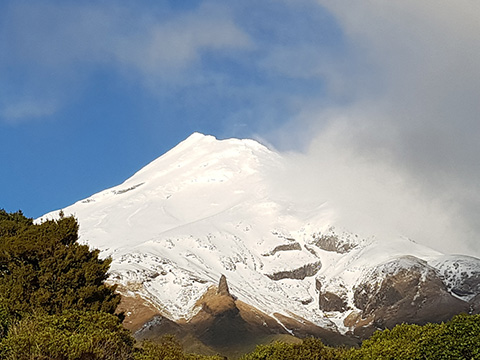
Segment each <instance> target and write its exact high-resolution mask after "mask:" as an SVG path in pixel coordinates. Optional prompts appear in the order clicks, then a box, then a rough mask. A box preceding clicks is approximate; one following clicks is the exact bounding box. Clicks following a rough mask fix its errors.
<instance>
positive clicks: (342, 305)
mask: <svg viewBox="0 0 480 360" xmlns="http://www.w3.org/2000/svg"><path fill="white" fill-rule="evenodd" d="M318 305H319V306H320V309H322V310H324V311H341V312H343V311H346V310H347V309H348V305H347V301H346V300H345V299H344V298H342V297H341V296H339V295H337V294H334V293H331V292H329V291H326V292H320V295H319V298H318Z"/></svg>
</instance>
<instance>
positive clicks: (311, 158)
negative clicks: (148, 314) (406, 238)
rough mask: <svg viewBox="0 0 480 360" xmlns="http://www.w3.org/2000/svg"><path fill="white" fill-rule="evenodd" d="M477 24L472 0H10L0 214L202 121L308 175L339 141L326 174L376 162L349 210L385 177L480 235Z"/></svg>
mask: <svg viewBox="0 0 480 360" xmlns="http://www.w3.org/2000/svg"><path fill="white" fill-rule="evenodd" d="M479 17H480V5H478V2H474V1H471V0H458V1H455V3H453V2H451V1H446V0H440V1H435V0H424V1H421V2H419V1H414V0H401V1H400V0H393V1H388V2H385V1H380V0H373V1H368V2H367V1H359V2H354V3H352V2H350V1H347V0H295V1H293V0H265V1H253V0H244V1H234V2H233V1H232V2H225V1H220V0H203V1H201V0H199V1H174V0H170V1H166V0H165V1H161V0H159V1H148V0H144V1H142V0H139V1H134V2H133V1H126V0H125V1H111V0H104V1H81V2H79V1H68V0H62V1H59V0H56V1H55V0H40V1H31V0H30V1H29V0H15V1H14V0H5V1H2V2H0V142H1V153H0V165H1V176H0V186H1V189H2V190H1V192H0V207H3V208H5V209H6V210H8V211H15V210H18V209H22V210H23V211H24V213H25V214H26V215H28V216H31V217H38V216H40V215H42V214H44V213H46V212H48V211H51V210H55V209H59V208H62V207H65V206H68V205H70V204H72V203H73V202H75V201H78V200H80V199H82V198H85V197H87V196H89V195H91V194H93V193H95V192H98V191H100V190H103V189H105V188H107V187H110V186H113V185H116V184H119V183H121V182H122V181H124V180H125V179H126V178H128V177H129V176H131V175H132V174H133V173H134V172H136V171H137V170H139V169H140V168H141V167H143V166H144V165H146V164H147V163H149V162H150V161H152V160H153V159H155V158H157V157H158V156H160V155H162V154H163V153H165V152H166V151H168V150H169V149H171V148H172V147H174V146H175V145H176V144H177V143H178V142H180V141H182V140H183V139H185V138H186V137H188V136H189V135H190V134H191V133H193V132H195V131H198V132H202V133H205V134H211V135H215V136H216V137H218V138H229V137H241V138H244V137H248V138H255V139H259V140H261V141H262V142H264V143H266V144H269V145H270V146H272V147H275V148H277V149H279V150H282V151H287V150H288V151H296V152H301V153H303V154H304V155H305V156H307V159H308V160H306V164H308V165H307V167H308V168H321V166H323V165H324V164H325V161H327V160H326V159H325V156H326V155H325V151H326V150H325V148H324V147H325V146H327V145H328V144H329V145H331V146H330V147H328V146H327V148H328V149H329V150H328V151H330V152H329V153H328V158H329V160H328V163H329V166H330V167H335V166H336V164H339V163H342V162H343V163H342V164H343V165H345V164H347V163H349V161H350V163H349V164H356V165H355V166H353V167H352V166H349V169H352V168H356V167H357V165H358V164H368V166H367V165H365V166H366V167H365V168H362V170H358V171H357V173H353V172H352V173H349V174H348V175H347V178H349V177H351V178H352V179H355V180H356V181H352V185H351V186H348V188H349V191H347V194H349V196H348V198H349V199H350V202H351V203H348V206H350V205H351V204H354V203H364V202H365V201H364V198H362V197H358V198H357V194H358V193H361V192H362V190H361V189H360V186H359V185H354V184H365V186H363V189H367V188H368V189H370V185H371V184H369V185H366V184H367V182H368V181H370V180H368V179H366V178H369V179H372V178H374V179H375V178H381V174H385V173H386V171H387V170H386V169H388V172H389V173H390V174H395V176H396V179H400V180H401V181H400V180H399V182H401V183H403V184H406V185H405V188H407V187H408V188H409V189H410V190H409V191H410V192H412V191H413V192H415V194H417V195H418V196H416V198H418V199H421V201H420V200H419V204H417V205H418V206H419V207H420V206H423V207H422V209H424V210H425V209H427V208H431V207H434V208H435V209H437V208H442V209H447V210H445V212H444V213H442V214H439V216H438V219H450V220H449V221H447V222H449V223H450V224H449V225H448V226H449V227H450V230H452V229H455V228H456V229H461V231H460V230H459V231H460V232H461V233H462V236H464V237H465V238H468V239H469V240H468V243H469V244H470V245H472V244H474V243H475V244H476V243H477V242H478V241H477V239H478V235H479V234H480V225H479V224H478V221H477V219H478V217H479V216H480V191H479V187H478V179H479V178H480V158H479V154H480V145H479V141H478V134H480V121H479V114H480V102H479V101H478V99H479V94H480V72H479V70H478V64H479V63H480V46H478V44H479V43H480V25H479V22H478V18H479ZM332 149H333V150H332ZM346 154H348V156H347V155H346ZM345 159H349V160H348V161H346V160H345ZM367 168H368V169H369V172H368V173H369V175H368V176H366V178H365V177H364V178H365V179H364V180H358V178H359V177H360V175H361V174H365V173H366V172H365V169H367ZM338 169H340V168H338ZM338 169H337V168H335V169H333V168H331V169H329V170H332V171H330V173H331V174H343V173H342V171H343V170H342V171H340V170H338ZM322 170H323V172H322V174H325V171H324V170H325V169H322ZM336 170H338V171H336ZM349 171H355V170H349ZM343 175H345V174H343ZM332 176H333V175H332ZM338 176H340V175H338ZM392 176H393V175H392ZM336 180H337V179H334V178H332V179H329V181H330V182H333V183H335V182H337V181H336ZM362 181H365V183H363V182H362ZM407 185H408V186H407ZM412 189H413V190H412ZM387 197H388V196H387ZM382 201H384V199H383V198H382V199H378V201H377V202H376V203H378V202H382ZM420 202H421V204H420ZM352 206H353V205H352ZM384 206H385V208H383V207H382V211H383V212H388V211H389V209H392V208H395V204H394V203H392V202H388V201H385V203H384ZM359 211H362V210H359ZM407 212H408V211H407ZM432 213H435V212H432ZM418 217H421V216H418ZM438 221H440V220H437V222H438ZM442 222H443V223H444V222H445V221H443V220H442ZM415 226H417V227H420V226H421V225H420V223H418V224H416V225H415ZM442 229H443V228H442ZM447 232H448V231H445V233H447ZM448 233H449V234H450V232H448ZM432 241H433V240H432ZM475 246H477V245H475ZM479 252H480V249H479Z"/></svg>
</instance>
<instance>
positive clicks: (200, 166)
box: [40, 133, 478, 331]
mask: <svg viewBox="0 0 480 360" xmlns="http://www.w3.org/2000/svg"><path fill="white" fill-rule="evenodd" d="M283 161H284V160H283V159H282V156H281V155H279V154H278V153H275V152H272V151H270V150H269V149H267V148H266V147H264V146H263V145H261V144H259V143H257V142H255V141H253V140H238V139H229V140H222V141H219V140H217V139H215V138H214V137H212V136H205V135H202V134H198V133H195V134H193V135H191V136H190V137H189V138H188V139H187V140H185V141H183V142H182V143H180V144H179V145H178V146H177V147H175V148H174V149H172V150H171V151H169V152H168V153H166V154H165V155H163V156H161V157H160V158H158V159H157V160H155V161H153V162H152V163H150V164H149V165H147V166H146V167H145V168H143V169H142V170H140V171H139V172H137V173H136V174H135V175H133V176H132V177H131V178H129V179H128V180H126V181H125V182H124V183H123V184H121V185H118V186H116V187H113V188H111V189H107V190H105V191H102V192H100V193H97V194H95V195H92V196H91V197H89V198H87V199H85V200H82V201H79V202H77V203H75V204H73V205H71V206H69V207H67V208H65V209H63V211H64V213H65V214H66V215H70V214H72V215H74V216H75V217H76V218H77V219H78V220H79V223H80V240H81V241H83V242H85V243H88V244H89V245H90V246H92V247H95V248H99V249H100V250H101V251H102V256H111V257H112V258H113V262H112V267H111V279H112V281H114V282H117V283H120V284H123V285H125V286H127V287H129V288H130V289H132V291H136V292H138V293H140V294H141V295H142V296H144V297H146V298H148V299H150V300H152V301H153V302H154V303H155V304H157V306H158V307H159V308H160V309H161V310H162V311H163V312H164V314H165V315H167V316H168V317H170V318H171V319H179V318H182V317H183V318H187V319H188V318H190V317H191V316H192V315H193V314H194V311H195V309H194V304H195V302H196V300H197V299H198V298H199V297H200V296H201V295H202V294H203V293H204V292H205V291H206V290H207V288H208V287H209V286H211V285H212V284H217V282H218V279H219V278H220V276H221V274H224V275H225V276H226V277H227V280H228V284H229V287H230V290H231V293H232V294H234V295H235V296H236V297H238V298H239V299H240V300H242V301H244V302H246V303H247V304H250V305H252V306H254V307H256V308H258V309H260V310H262V311H264V312H266V313H267V314H273V313H281V314H284V315H287V316H296V317H301V318H305V319H308V320H309V321H311V322H313V323H315V324H318V325H320V326H324V327H332V328H335V327H337V328H338V329H339V330H340V331H347V330H348V328H347V327H346V326H344V323H343V320H344V319H345V317H346V316H347V315H348V312H346V311H345V312H331V313H328V314H326V313H325V312H324V311H322V310H321V309H320V308H319V305H318V297H319V288H320V287H321V289H322V290H323V291H325V290H328V291H332V292H336V293H341V294H343V295H342V296H343V297H344V298H345V299H347V302H348V305H349V309H355V304H354V302H353V296H354V295H353V289H354V288H355V286H357V285H358V284H359V283H361V282H362V281H363V280H364V279H365V277H367V276H371V273H372V269H373V268H375V267H376V266H378V265H380V264H383V263H387V262H388V261H390V260H392V259H396V258H398V257H401V256H404V255H414V256H415V257H417V258H419V259H423V260H426V261H428V262H429V264H430V265H431V266H432V267H434V268H435V269H439V270H438V271H439V272H444V273H445V279H446V280H445V281H446V282H447V283H448V284H450V285H449V286H450V288H451V289H452V288H454V287H455V281H457V282H458V281H460V280H458V277H455V276H454V275H452V274H450V276H449V277H448V276H447V275H448V274H449V273H448V270H447V268H448V269H450V266H449V265H448V264H447V263H446V262H445V261H447V260H448V261H450V262H452V261H455V259H453V258H452V257H449V258H448V259H446V258H445V259H444V257H443V255H442V254H440V253H438V252H436V251H433V250H431V249H428V248H425V247H423V246H421V245H418V244H416V243H414V242H412V241H410V240H408V239H404V238H401V237H398V238H391V239H382V241H380V240H378V239H375V238H374V237H370V238H362V237H360V236H358V235H355V233H354V229H350V231H346V230H337V229H343V228H342V226H341V224H337V223H336V211H335V209H333V208H331V207H330V206H329V205H328V203H327V202H319V203H314V204H305V203H304V202H300V201H298V202H297V201H296V200H295V199H292V198H289V197H288V196H286V195H285V194H283V193H282V191H281V189H279V188H278V187H275V186H272V185H271V184H272V181H273V180H274V179H273V177H275V176H278V174H279V171H278V169H281V168H282V166H283V164H284V162H283ZM57 216H58V211H56V212H52V213H49V214H47V215H45V216H44V217H42V219H46V218H55V217H57ZM40 220H41V219H40ZM386 240H388V241H386ZM332 246H333V247H334V248H335V246H336V247H337V248H336V249H334V248H332ZM477 260H478V259H475V258H473V260H471V261H470V262H468V261H467V260H465V261H463V262H462V263H461V265H459V266H463V267H468V268H469V269H470V270H469V271H471V272H472V273H474V272H475V271H476V270H478V262H477ZM406 266H408V265H406ZM475 269H476V270H475ZM319 284H320V285H319ZM460 295H462V294H460ZM469 296H472V293H469ZM326 315H328V317H327V316H326Z"/></svg>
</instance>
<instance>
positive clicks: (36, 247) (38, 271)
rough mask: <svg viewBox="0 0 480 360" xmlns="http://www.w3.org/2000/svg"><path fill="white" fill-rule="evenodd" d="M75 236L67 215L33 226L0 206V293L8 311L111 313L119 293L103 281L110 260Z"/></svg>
mask: <svg viewBox="0 0 480 360" xmlns="http://www.w3.org/2000/svg"><path fill="white" fill-rule="evenodd" d="M77 239H78V224H77V221H76V220H75V219H74V218H73V217H66V218H61V219H60V220H57V221H53V220H52V221H46V222H44V223H42V224H38V225H36V224H34V223H33V221H32V219H28V218H26V217H24V216H23V214H22V213H21V212H18V213H14V214H8V213H6V212H5V211H4V210H0V294H1V296H2V297H3V303H4V305H5V306H6V307H7V309H8V311H9V312H10V313H11V314H14V315H15V316H17V317H18V318H20V317H22V316H24V315H25V314H31V313H34V312H44V313H46V314H61V313H62V312H63V311H64V310H68V309H77V310H94V311H104V312H108V313H113V312H114V311H115V308H116V307H117V305H118V303H119V301H120V297H119V295H117V294H115V293H114V290H115V288H113V287H109V286H107V285H105V283H104V282H105V280H106V279H107V276H108V274H107V272H108V269H109V266H110V262H111V260H110V259H105V260H102V259H99V257H98V255H99V251H98V250H93V251H91V250H90V249H89V248H88V246H86V245H80V244H79V243H78V242H77Z"/></svg>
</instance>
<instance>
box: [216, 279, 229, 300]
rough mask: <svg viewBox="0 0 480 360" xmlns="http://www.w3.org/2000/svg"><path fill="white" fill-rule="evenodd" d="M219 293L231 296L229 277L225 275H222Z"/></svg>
mask: <svg viewBox="0 0 480 360" xmlns="http://www.w3.org/2000/svg"><path fill="white" fill-rule="evenodd" d="M217 295H224V296H230V289H229V288H228V284H227V278H226V277H225V275H222V276H220V281H219V282H218V290H217Z"/></svg>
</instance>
